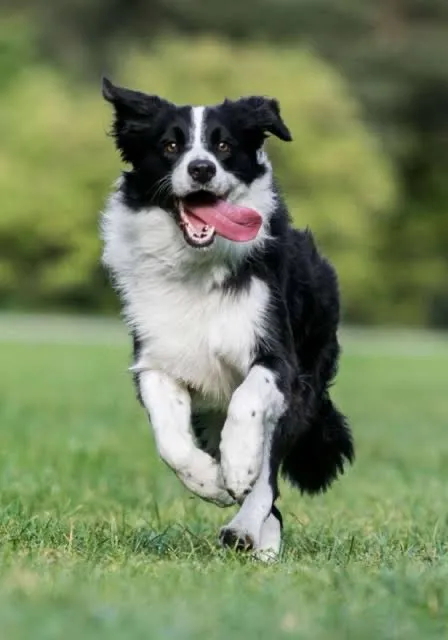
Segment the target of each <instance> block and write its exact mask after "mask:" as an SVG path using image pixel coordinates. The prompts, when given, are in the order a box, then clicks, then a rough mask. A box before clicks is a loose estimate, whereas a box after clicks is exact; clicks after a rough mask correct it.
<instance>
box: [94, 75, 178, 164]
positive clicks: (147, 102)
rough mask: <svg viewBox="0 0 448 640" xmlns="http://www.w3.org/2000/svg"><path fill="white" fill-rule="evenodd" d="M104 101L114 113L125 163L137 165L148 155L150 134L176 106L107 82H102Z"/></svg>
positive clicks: (116, 140) (115, 131)
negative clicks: (160, 119)
mask: <svg viewBox="0 0 448 640" xmlns="http://www.w3.org/2000/svg"><path fill="white" fill-rule="evenodd" d="M102 93H103V98H104V99H105V100H107V102H109V103H110V104H111V105H112V106H113V108H114V111H115V119H114V123H113V126H112V135H113V137H114V138H115V144H116V146H117V149H118V150H119V151H120V154H121V157H122V158H123V160H124V161H125V162H129V163H131V164H133V165H138V163H139V162H140V161H141V160H142V158H143V157H144V155H145V150H146V152H147V149H148V143H149V138H150V132H151V129H152V126H153V125H154V122H155V121H156V119H157V117H158V116H159V115H160V113H161V112H162V111H163V110H167V109H174V108H175V107H174V105H173V104H172V103H171V102H168V101H167V100H163V99H162V98H159V97H158V96H151V95H148V94H146V93H142V92H141V91H133V90H131V89H125V88H123V87H117V86H115V85H114V84H112V82H111V81H110V80H109V79H108V78H103V80H102Z"/></svg>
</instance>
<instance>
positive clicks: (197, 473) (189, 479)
mask: <svg viewBox="0 0 448 640" xmlns="http://www.w3.org/2000/svg"><path fill="white" fill-rule="evenodd" d="M176 473H177V475H178V476H179V478H180V479H181V481H182V482H183V483H184V484H185V485H186V486H187V487H188V489H190V491H192V492H193V493H195V494H196V495H198V496H199V497H201V498H202V499H203V500H207V501H208V502H213V503H215V504H217V505H218V506H220V507H228V506H231V505H233V504H235V500H234V499H233V498H232V497H231V496H230V494H229V493H228V492H227V491H226V489H225V488H224V483H223V479H222V474H221V468H220V466H219V465H218V463H217V462H216V461H215V460H214V459H213V458H212V457H211V456H209V455H208V454H207V453H204V452H203V451H200V450H195V455H194V456H192V458H191V459H190V460H189V464H188V466H186V467H183V468H181V469H176Z"/></svg>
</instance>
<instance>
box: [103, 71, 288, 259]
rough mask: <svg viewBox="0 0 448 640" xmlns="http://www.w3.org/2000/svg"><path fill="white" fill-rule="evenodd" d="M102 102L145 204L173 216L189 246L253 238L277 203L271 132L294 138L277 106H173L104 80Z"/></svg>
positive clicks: (261, 101) (246, 101)
mask: <svg viewBox="0 0 448 640" xmlns="http://www.w3.org/2000/svg"><path fill="white" fill-rule="evenodd" d="M103 96H104V98H105V99H106V100H107V101H108V102H110V103H111V104H112V105H113V107H114V111H115V120H114V124H113V135H114V138H115V141H116V145H117V148H118V150H119V152H120V154H121V157H122V158H123V160H124V161H125V162H127V163H129V164H130V165H131V166H132V172H131V173H132V176H133V185H134V190H135V189H136V190H138V192H139V200H140V201H142V202H144V203H145V206H160V207H162V208H164V209H166V210H167V211H168V212H169V213H170V215H174V217H175V220H176V222H177V224H178V225H179V228H180V229H181V230H182V232H183V234H184V237H185V240H186V241H187V242H188V244H190V245H191V246H193V247H197V248H203V247H206V246H210V245H211V244H212V243H213V242H214V239H215V236H216V235H218V236H221V237H223V238H226V239H227V241H229V242H232V243H234V242H242V243H245V242H249V241H251V240H253V239H254V238H255V237H256V236H257V234H258V233H259V230H260V228H261V226H262V225H263V223H264V222H266V219H267V218H268V217H269V215H270V213H271V212H272V209H273V205H274V202H273V198H274V196H273V192H272V180H271V168H270V164H269V162H268V160H267V158H266V155H265V153H264V152H263V150H262V147H263V142H264V140H265V138H266V137H267V135H268V134H272V135H274V136H276V137H277V138H280V139H281V140H285V141H289V140H291V134H290V132H289V130H288V128H287V127H286V125H285V123H284V122H283V120H282V118H281V115H280V108H279V105H278V102H277V101H276V100H274V99H269V98H264V97H249V98H241V99H239V100H236V101H230V100H225V101H224V102H223V103H221V104H219V105H216V106H210V107H191V106H176V105H174V104H172V103H171V102H168V101H166V100H163V99H161V98H159V97H157V96H151V95H147V94H145V93H141V92H138V91H131V90H129V89H123V88H120V87H116V86H114V85H113V84H112V83H111V82H110V81H109V80H107V79H104V80H103Z"/></svg>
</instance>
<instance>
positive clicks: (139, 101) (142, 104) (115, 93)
mask: <svg viewBox="0 0 448 640" xmlns="http://www.w3.org/2000/svg"><path fill="white" fill-rule="evenodd" d="M102 92H103V98H104V99H105V100H107V102H110V103H111V104H112V105H113V107H114V109H115V112H116V113H117V114H120V115H123V116H126V115H127V116H129V117H132V116H134V117H135V116H137V117H138V116H143V117H150V116H151V115H154V114H155V113H156V112H157V110H158V109H160V108H161V107H163V106H167V105H169V102H167V101H166V100H162V98H159V97H158V96H151V95H148V94H146V93H142V92H141V91H133V90H131V89H125V88H124V87H117V86H115V85H114V84H112V82H111V81H110V80H109V79H108V78H103V81H102Z"/></svg>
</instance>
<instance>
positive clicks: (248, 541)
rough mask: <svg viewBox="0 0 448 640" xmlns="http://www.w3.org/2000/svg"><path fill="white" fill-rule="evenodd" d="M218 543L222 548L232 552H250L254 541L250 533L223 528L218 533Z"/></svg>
mask: <svg viewBox="0 0 448 640" xmlns="http://www.w3.org/2000/svg"><path fill="white" fill-rule="evenodd" d="M219 542H220V543H221V545H222V546H223V547H229V548H230V549H233V550H234V551H252V550H253V548H254V546H255V541H254V539H253V538H252V536H251V535H250V533H247V532H244V531H238V530H237V529H233V528H232V527H223V528H222V529H221V531H220V532H219Z"/></svg>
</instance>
